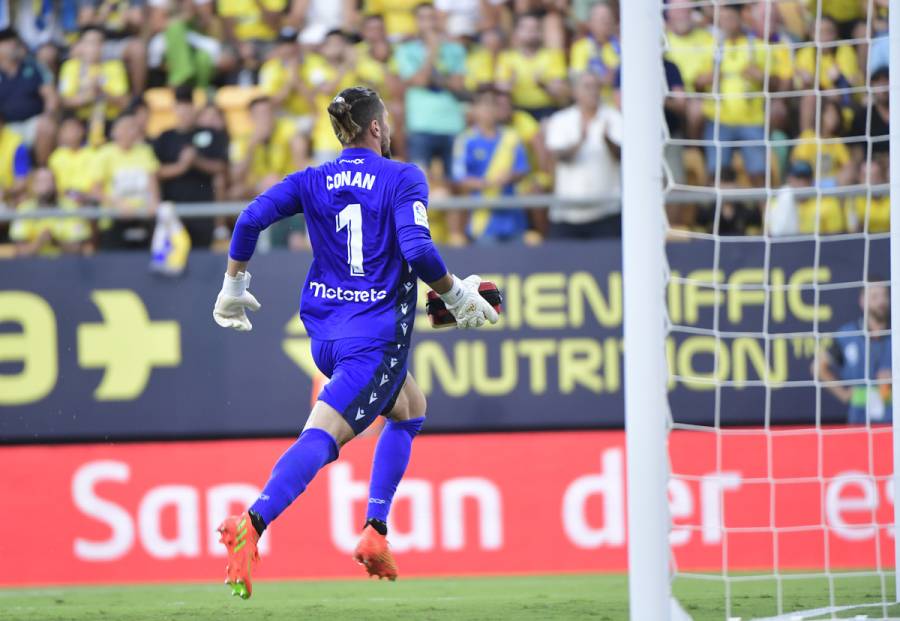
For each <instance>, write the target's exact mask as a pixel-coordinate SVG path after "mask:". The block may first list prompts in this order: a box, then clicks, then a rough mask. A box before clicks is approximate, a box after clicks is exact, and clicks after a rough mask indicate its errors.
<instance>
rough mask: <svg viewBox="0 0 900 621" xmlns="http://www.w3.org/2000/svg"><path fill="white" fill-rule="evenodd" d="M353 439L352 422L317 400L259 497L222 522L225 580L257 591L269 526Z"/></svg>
mask: <svg viewBox="0 0 900 621" xmlns="http://www.w3.org/2000/svg"><path fill="white" fill-rule="evenodd" d="M352 438H353V430H352V429H351V428H350V425H348V424H347V422H346V421H345V420H344V419H343V418H341V415H340V414H338V412H337V410H335V409H334V408H333V407H331V406H330V405H328V404H327V403H325V402H323V401H318V402H316V404H315V406H314V407H313V410H312V413H311V414H310V416H309V420H307V422H306V426H305V427H304V429H303V433H302V434H300V438H299V439H298V440H297V441H296V442H295V443H294V444H293V445H292V446H291V447H290V448H289V449H288V450H287V451H286V452H285V453H284V454H283V455H282V456H281V458H280V459H279V460H278V462H277V463H276V464H275V468H274V469H273V470H272V476H271V478H270V479H269V481H268V483H266V486H265V488H264V489H263V492H262V494H260V497H259V500H257V501H256V502H255V503H254V504H253V506H252V507H250V509H249V510H247V511H245V512H244V513H243V514H241V515H239V516H231V517H229V518H226V519H225V521H224V522H222V524H221V525H220V526H219V528H218V532H219V535H220V539H219V541H220V542H221V543H222V544H223V545H224V546H225V548H226V550H227V551H228V565H227V566H226V570H225V573H226V576H225V583H226V584H227V585H229V586H230V587H231V592H232V595H237V596H240V597H241V598H242V599H247V598H249V597H250V596H251V595H252V593H253V577H252V575H253V571H254V569H255V567H256V564H257V563H258V562H259V552H258V551H257V543H258V542H259V538H260V537H261V536H262V534H263V532H264V531H265V528H266V526H267V525H268V524H269V523H271V522H272V520H274V519H275V518H276V517H278V516H279V515H280V514H281V512H282V511H284V510H285V509H286V508H287V507H288V506H289V505H290V504H291V503H292V502H293V501H294V499H295V498H296V497H297V496H299V495H300V494H301V493H303V491H304V490H305V489H306V486H307V485H308V484H309V482H310V481H312V479H313V477H315V475H316V473H317V472H318V471H319V470H320V469H321V468H322V466H324V465H325V464H327V463H329V462H331V461H334V459H336V458H337V453H338V449H339V448H340V447H341V446H343V445H344V444H346V443H347V442H349V441H350V440H351V439H352Z"/></svg>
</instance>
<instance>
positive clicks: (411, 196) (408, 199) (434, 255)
mask: <svg viewBox="0 0 900 621" xmlns="http://www.w3.org/2000/svg"><path fill="white" fill-rule="evenodd" d="M427 205H428V181H426V179H425V174H424V173H423V172H422V171H421V170H420V169H419V168H418V167H417V166H414V165H409V166H406V167H405V168H404V169H403V171H402V172H401V173H400V176H399V178H398V179H397V191H396V193H395V195H394V225H395V227H396V230H397V241H398V243H399V245H400V252H401V254H402V255H403V258H404V259H406V261H407V263H409V265H410V267H412V269H413V271H414V272H415V273H416V276H418V277H419V278H421V279H422V280H423V281H425V282H427V283H431V282H434V281H436V280H439V279H441V278H442V277H443V276H444V275H445V274H446V273H447V266H446V265H444V261H443V259H441V255H440V254H438V251H437V248H435V247H434V242H432V241H431V231H430V230H429V226H428V209H427Z"/></svg>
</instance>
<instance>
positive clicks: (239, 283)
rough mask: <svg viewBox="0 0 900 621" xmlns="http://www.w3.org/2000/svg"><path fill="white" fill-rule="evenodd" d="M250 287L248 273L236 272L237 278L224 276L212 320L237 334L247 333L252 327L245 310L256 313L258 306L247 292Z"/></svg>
mask: <svg viewBox="0 0 900 621" xmlns="http://www.w3.org/2000/svg"><path fill="white" fill-rule="evenodd" d="M249 286H250V272H238V273H237V276H229V275H228V274H225V280H224V281H223V282H222V290H221V291H219V296H218V297H217V298H216V305H215V307H214V308H213V319H215V320H216V323H217V324H219V325H220V326H222V327H223V328H234V329H235V330H237V331H238V332H249V331H250V330H252V329H253V325H252V324H251V323H250V320H249V319H248V318H247V309H248V308H249V309H250V310H252V311H258V310H259V307H260V304H259V302H257V301H256V298H255V297H253V294H252V293H250V292H249V291H247V288H248V287H249Z"/></svg>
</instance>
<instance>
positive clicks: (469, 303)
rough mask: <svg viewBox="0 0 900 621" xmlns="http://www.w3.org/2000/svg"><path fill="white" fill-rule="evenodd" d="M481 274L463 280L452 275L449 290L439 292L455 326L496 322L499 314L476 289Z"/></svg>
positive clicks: (476, 326) (478, 325)
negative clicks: (454, 321)
mask: <svg viewBox="0 0 900 621" xmlns="http://www.w3.org/2000/svg"><path fill="white" fill-rule="evenodd" d="M480 284H481V276H477V275H475V274H472V275H471V276H469V277H467V278H466V279H465V280H460V279H459V278H457V277H456V276H454V277H453V286H452V287H451V288H450V291H447V292H446V293H442V294H441V299H442V300H443V301H444V304H445V305H446V306H447V310H448V311H450V313H451V314H452V315H453V317H454V318H455V319H456V327H457V328H480V327H481V326H483V325H484V324H485V323H486V322H487V323H497V320H498V319H499V318H500V315H498V314H497V311H496V310H494V307H493V306H491V305H490V304H489V303H488V301H487V300H485V299H484V298H483V297H482V296H481V293H479V291H478V286H479V285H480Z"/></svg>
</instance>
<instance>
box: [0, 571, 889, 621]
mask: <svg viewBox="0 0 900 621" xmlns="http://www.w3.org/2000/svg"><path fill="white" fill-rule="evenodd" d="M892 581H893V578H891V579H890V580H889V582H892ZM880 584H881V583H880V581H879V579H877V578H872V577H865V578H857V577H852V578H839V579H837V580H836V582H835V597H836V603H837V604H838V605H840V604H850V603H865V602H876V601H880V599H881V585H880ZM254 586H255V590H254V594H253V597H252V598H251V599H250V600H248V601H240V600H239V599H237V598H234V597H231V596H230V595H229V591H228V588H227V587H226V586H224V585H221V584H171V585H161V584H160V585H135V586H105V587H71V588H69V587H65V588H63V587H58V588H57V587H54V588H45V589H2V590H0V619H4V620H8V621H32V620H35V621H36V620H40V621H82V620H85V621H86V620H88V619H90V620H94V619H112V620H116V621H138V620H140V621H143V620H145V619H146V620H148V621H149V620H153V621H206V620H213V619H215V620H219V619H244V620H246V619H249V620H252V621H268V620H273V621H274V620H276V619H303V620H307V619H309V620H315V619H323V620H326V621H340V620H342V619H349V620H353V621H361V620H365V621H375V620H380V619H385V620H390V621H398V620H399V619H416V620H419V619H427V620H435V621H444V620H446V621H450V620H452V621H461V620H485V621H502V620H505V619H514V620H516V621H521V620H525V619H541V620H557V619H558V620H577V619H598V620H611V621H618V620H620V619H627V617H628V589H627V580H626V577H625V576H624V575H608V574H606V575H584V574H579V575H555V576H527V577H522V576H515V577H512V576H510V577H483V578H439V579H428V580H424V579H409V580H402V579H401V580H400V581H398V582H395V583H388V582H386V581H385V582H378V581H376V580H369V581H366V580H362V579H361V580H342V581H298V582H266V581H260V582H258V583H257V584H256V585H254ZM732 586H733V590H732V601H733V603H734V607H733V609H732V614H733V615H734V616H741V617H742V618H743V619H751V618H754V617H763V616H770V615H774V614H775V613H776V609H775V606H776V604H775V601H776V591H775V582H774V581H770V580H759V581H752V582H739V583H733V585H732ZM783 586H784V590H783V597H784V602H785V604H786V606H789V607H790V608H791V609H810V608H817V607H820V606H826V605H828V603H829V602H828V586H827V580H825V579H821V578H816V579H809V580H807V579H803V580H787V581H785V582H784V583H783ZM675 593H676V595H677V596H678V597H679V599H680V601H681V603H682V605H683V606H684V608H685V609H686V610H687V611H688V612H689V613H690V614H691V616H692V617H693V618H694V619H695V620H696V621H703V620H706V619H715V620H717V621H720V620H722V619H724V618H725V609H724V591H723V586H722V584H721V582H711V581H706V580H693V579H691V580H688V579H679V580H677V581H676V583H675ZM892 594H893V592H892V589H891V595H892ZM888 612H889V614H890V616H900V606H894V607H892V608H891V610H889V611H888ZM866 613H868V614H869V615H870V616H869V618H870V619H875V618H881V617H882V610H881V609H880V608H879V609H858V610H855V611H848V612H846V613H842V615H841V616H842V617H849V618H853V616H854V615H855V614H866Z"/></svg>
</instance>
